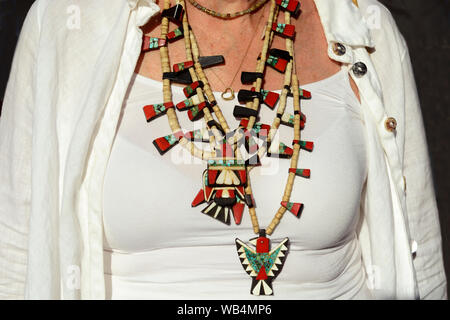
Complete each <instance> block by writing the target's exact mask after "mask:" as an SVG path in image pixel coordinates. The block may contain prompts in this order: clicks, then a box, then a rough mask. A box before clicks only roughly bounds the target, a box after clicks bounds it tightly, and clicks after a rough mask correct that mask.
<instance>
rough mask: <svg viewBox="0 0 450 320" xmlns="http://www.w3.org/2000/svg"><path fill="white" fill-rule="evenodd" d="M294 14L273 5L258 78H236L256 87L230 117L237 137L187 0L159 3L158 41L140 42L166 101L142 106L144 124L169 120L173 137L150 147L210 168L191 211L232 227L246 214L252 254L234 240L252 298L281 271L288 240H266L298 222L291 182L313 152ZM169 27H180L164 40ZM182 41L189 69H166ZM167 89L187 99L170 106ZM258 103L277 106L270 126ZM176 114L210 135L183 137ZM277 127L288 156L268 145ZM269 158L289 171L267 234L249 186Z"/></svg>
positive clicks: (291, 5) (279, 1) (278, 1)
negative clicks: (269, 86)
mask: <svg viewBox="0 0 450 320" xmlns="http://www.w3.org/2000/svg"><path fill="white" fill-rule="evenodd" d="M280 11H284V23H277V19H278V15H279V12H280ZM299 12H300V3H299V1H298V0H271V7H270V12H269V18H268V21H267V24H266V28H265V36H264V41H263V46H262V50H261V54H260V56H259V58H258V60H257V67H256V72H242V74H241V82H242V83H243V84H253V88H252V90H244V89H241V90H240V91H239V93H238V98H239V100H240V102H241V103H245V106H239V105H238V106H236V107H235V109H234V112H233V115H234V116H235V117H236V118H240V119H241V121H240V124H239V126H238V128H237V129H234V130H230V128H229V126H228V123H227V121H226V120H225V118H224V116H223V114H222V112H221V109H220V107H219V106H218V102H217V101H216V99H215V97H214V94H213V92H212V90H211V86H210V84H209V81H208V79H207V77H206V75H205V73H204V70H203V69H204V68H207V67H211V66H213V65H215V64H217V63H220V62H218V61H223V57H222V59H217V58H216V56H213V57H201V56H200V54H199V48H198V44H197V41H196V39H195V35H194V33H193V32H192V29H191V27H190V25H189V23H188V20H187V14H186V13H185V1H184V0H177V5H175V6H173V7H171V6H170V0H164V10H163V12H162V23H161V36H160V37H159V38H156V37H144V42H143V50H144V51H147V50H152V49H159V51H160V57H161V69H162V73H163V97H164V102H163V103H161V104H154V105H147V106H144V108H143V109H144V114H145V116H146V119H147V122H150V121H152V120H153V119H156V118H157V117H159V116H162V115H166V116H167V119H168V122H169V126H170V128H171V130H172V133H171V134H169V135H167V136H163V137H160V138H157V139H155V140H154V141H153V144H154V145H155V147H156V148H157V149H158V151H159V152H160V153H161V154H165V153H166V152H167V151H168V150H170V149H171V148H172V147H174V146H175V145H177V144H180V145H181V146H182V147H183V148H185V150H187V151H189V152H190V153H191V154H192V155H193V156H194V157H197V158H199V159H203V160H207V169H206V170H205V171H204V173H203V176H202V184H203V186H202V188H201V189H200V191H199V192H198V194H197V196H196V197H195V199H194V200H193V202H192V204H191V205H192V206H193V207H196V206H198V205H200V204H203V203H206V207H205V208H204V209H203V210H202V213H204V214H205V215H207V216H210V217H212V218H214V219H216V220H218V221H221V222H223V223H225V224H227V225H230V220H231V217H234V221H235V222H236V224H237V225H239V224H240V223H241V219H242V215H243V210H244V208H245V207H248V211H249V215H250V219H251V223H252V226H253V231H254V233H256V234H258V237H256V238H253V239H251V240H250V243H251V244H252V245H254V248H253V247H252V246H251V245H248V244H246V243H245V242H243V241H241V240H239V239H236V240H235V241H236V249H237V252H238V256H239V259H240V262H241V264H242V266H243V267H244V270H245V271H246V272H247V273H248V275H249V276H250V277H251V278H252V285H251V289H250V292H251V294H253V295H272V294H273V289H272V281H273V280H274V279H275V278H276V277H277V275H278V274H279V273H280V272H281V269H282V267H283V265H284V262H285V260H286V256H287V254H288V247H289V239H288V238H284V239H283V240H282V241H281V242H280V243H279V244H278V245H277V246H276V247H275V248H273V249H271V246H270V240H269V239H268V238H267V235H271V234H272V233H273V232H274V230H275V228H276V227H277V226H278V225H279V223H280V221H281V219H282V218H283V217H284V214H285V212H286V211H290V212H291V213H292V214H294V215H295V216H296V217H297V218H299V217H300V214H301V212H302V210H303V204H302V203H297V202H291V199H290V198H291V194H292V190H293V185H294V180H295V178H296V177H302V178H309V176H310V170H309V169H299V168H298V160H299V156H300V150H305V151H310V152H311V151H312V150H313V147H314V144H313V142H311V141H303V140H301V130H302V129H303V127H304V124H305V122H306V117H305V115H304V114H303V113H302V112H301V108H300V101H301V99H309V98H311V96H310V93H309V92H307V91H306V90H301V89H300V88H299V84H298V77H297V75H296V71H295V70H296V67H295V54H294V46H293V41H294V40H293V39H294V29H295V28H294V25H292V24H291V17H295V16H298V14H299ZM169 20H170V21H172V22H175V23H176V24H178V25H181V27H179V28H178V29H176V30H174V31H172V32H169ZM274 35H279V36H282V37H284V38H285V39H286V50H281V49H276V48H270V47H271V44H272V39H273V37H274ZM181 36H183V37H184V38H185V47H186V58H187V61H185V62H181V63H177V64H175V65H173V68H171V67H170V61H169V53H168V46H167V45H168V43H169V42H170V41H174V40H175V39H178V38H180V37H181ZM266 66H270V67H272V68H274V69H275V70H277V71H279V72H281V73H283V74H284V81H283V84H282V85H283V88H282V90H281V93H280V94H278V93H275V92H269V91H267V90H264V89H263V88H262V85H263V78H264V73H265V67H266ZM172 82H177V83H186V84H188V86H187V87H185V88H184V90H183V91H184V94H185V96H186V97H187V99H186V100H184V101H181V102H180V103H178V104H177V105H176V106H175V104H174V103H173V101H172V89H171V83H172ZM288 95H291V96H293V109H294V114H289V113H287V112H286V102H287V96H288ZM278 101H279V103H278ZM261 103H264V104H266V105H267V106H268V107H270V108H271V109H274V108H275V107H276V106H277V105H278V106H277V109H276V117H275V118H274V120H273V123H272V125H267V124H262V123H256V119H257V117H258V113H259V110H260V104H261ZM177 111H187V114H188V117H189V119H190V120H191V121H196V120H200V119H203V120H204V122H205V124H206V127H207V128H205V129H199V130H194V131H190V132H184V131H183V130H182V128H181V127H180V123H179V121H178V116H177ZM214 116H215V117H216V118H217V121H216V120H215V119H214ZM280 125H287V126H290V127H292V128H293V131H294V132H293V136H294V138H293V141H292V148H290V147H288V146H287V145H286V144H284V143H279V144H278V143H277V144H275V143H274V142H273V141H272V140H273V139H274V137H275V135H276V133H277V131H278V128H279V126H280ZM254 138H258V139H260V140H263V141H264V144H263V145H259V144H258V143H256V142H255V140H254ZM195 141H197V142H209V144H210V146H211V150H210V151H208V150H206V149H203V148H199V147H197V146H196V145H195V144H194V142H195ZM242 146H244V147H245V149H246V151H247V153H248V154H247V155H246V156H245V157H244V156H243V154H242V152H241V147H242ZM266 155H267V156H271V157H278V158H286V159H290V167H289V172H288V177H287V182H286V186H285V189H284V194H283V197H282V199H281V202H280V207H279V209H278V210H277V212H276V214H275V216H274V217H273V219H272V221H271V223H270V224H269V226H268V227H267V229H260V227H259V222H258V218H257V215H256V207H255V202H254V198H253V191H252V188H251V183H250V170H251V168H253V167H254V166H258V165H260V162H259V159H260V158H261V157H263V156H266Z"/></svg>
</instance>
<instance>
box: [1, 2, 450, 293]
mask: <svg viewBox="0 0 450 320" xmlns="http://www.w3.org/2000/svg"><path fill="white" fill-rule="evenodd" d="M336 1H339V0H336ZM380 2H382V3H383V4H384V5H385V6H386V7H388V8H389V10H390V11H391V13H392V14H393V16H394V18H395V20H396V22H397V24H398V26H399V28H400V31H401V32H402V34H403V35H404V37H405V39H406V41H407V42H408V46H409V50H410V54H411V60H412V64H413V67H414V72H415V77H416V82H417V87H418V88H419V97H420V101H421V106H422V113H423V118H424V122H425V128H426V133H427V139H428V146H429V151H430V156H431V162H432V166H433V174H434V182H435V187H436V197H437V201H438V206H439V214H440V221H441V229H442V240H443V247H444V259H445V262H446V272H447V278H448V279H450V241H449V232H450V201H449V193H450V188H449V186H450V175H449V169H450V168H449V167H448V164H449V163H450V144H449V143H448V142H447V139H449V138H450V113H449V107H450V87H449V77H450V75H449V65H450V46H449V31H450V28H449V26H450V0H427V1H425V0H380ZM32 3H33V0H0V68H1V69H0V114H1V100H2V99H3V95H4V90H5V87H6V82H7V79H8V74H9V68H10V64H11V59H12V56H13V53H14V47H15V43H16V41H17V37H18V35H19V32H20V27H21V26H22V23H23V19H24V17H25V15H26V13H27V11H28V8H29V7H30V6H31V4H32ZM449 287H450V286H449ZM449 296H450V288H449Z"/></svg>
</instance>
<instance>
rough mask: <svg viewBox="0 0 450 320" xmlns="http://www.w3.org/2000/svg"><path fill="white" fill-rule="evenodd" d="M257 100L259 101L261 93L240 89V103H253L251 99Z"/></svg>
mask: <svg viewBox="0 0 450 320" xmlns="http://www.w3.org/2000/svg"><path fill="white" fill-rule="evenodd" d="M255 98H258V99H259V100H262V99H261V93H259V92H256V91H251V90H245V89H241V90H239V92H238V100H239V102H240V103H245V102H249V101H253V99H255Z"/></svg>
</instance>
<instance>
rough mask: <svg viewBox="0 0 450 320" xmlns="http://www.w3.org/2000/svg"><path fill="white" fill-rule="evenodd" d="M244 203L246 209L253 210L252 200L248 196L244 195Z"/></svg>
mask: <svg viewBox="0 0 450 320" xmlns="http://www.w3.org/2000/svg"><path fill="white" fill-rule="evenodd" d="M245 203H246V204H247V207H249V208H253V207H254V204H253V198H252V196H251V195H250V194H246V195H245Z"/></svg>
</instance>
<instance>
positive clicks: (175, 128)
mask: <svg viewBox="0 0 450 320" xmlns="http://www.w3.org/2000/svg"><path fill="white" fill-rule="evenodd" d="M169 8H170V0H164V7H163V9H164V10H168V9H169ZM168 32H169V18H168V17H162V21H161V38H162V39H166V38H167V34H168ZM159 52H160V55H161V69H162V72H163V74H164V73H168V72H170V70H171V69H170V60H169V49H168V47H167V46H161V48H160V49H159ZM163 96H164V103H168V102H172V100H173V97H172V88H171V82H170V80H169V79H164V77H163ZM167 117H168V120H169V126H170V128H171V130H172V133H173V134H174V135H175V136H177V135H178V134H179V133H180V132H181V134H182V129H181V127H180V123H179V122H178V117H177V114H176V111H175V108H169V109H168V110H167ZM179 144H180V145H181V146H183V147H184V148H185V149H186V150H188V151H189V152H190V153H191V155H192V156H194V157H197V158H199V159H211V158H214V157H215V155H216V154H215V152H214V150H213V151H212V152H207V151H205V150H202V149H199V148H197V147H196V146H195V144H194V143H193V142H192V141H188V140H187V139H186V138H185V137H184V136H181V138H179Z"/></svg>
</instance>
